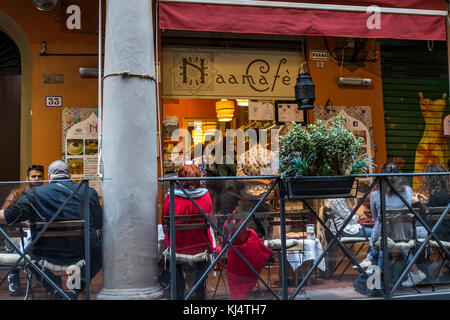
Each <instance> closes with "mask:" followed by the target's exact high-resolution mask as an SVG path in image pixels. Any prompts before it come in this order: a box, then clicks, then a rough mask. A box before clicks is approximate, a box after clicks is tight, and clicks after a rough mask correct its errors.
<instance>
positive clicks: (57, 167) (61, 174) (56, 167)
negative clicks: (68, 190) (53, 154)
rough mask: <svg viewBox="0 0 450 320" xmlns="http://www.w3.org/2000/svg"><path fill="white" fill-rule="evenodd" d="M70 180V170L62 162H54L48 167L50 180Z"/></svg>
mask: <svg viewBox="0 0 450 320" xmlns="http://www.w3.org/2000/svg"><path fill="white" fill-rule="evenodd" d="M69 178H70V168H69V166H68V165H67V163H65V162H64V161H62V160H56V161H53V162H52V163H51V164H50V165H49V166H48V180H55V179H69Z"/></svg>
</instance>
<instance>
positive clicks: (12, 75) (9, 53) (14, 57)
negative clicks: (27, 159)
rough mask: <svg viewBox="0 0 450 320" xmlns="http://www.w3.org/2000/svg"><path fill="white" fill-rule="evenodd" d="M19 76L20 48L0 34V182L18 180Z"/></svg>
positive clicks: (20, 80)
mask: <svg viewBox="0 0 450 320" xmlns="http://www.w3.org/2000/svg"><path fill="white" fill-rule="evenodd" d="M21 73H22V68H21V56H20V51H19V48H18V47H17V45H16V44H15V42H14V41H13V40H12V39H11V38H9V37H8V36H7V35H6V34H5V33H3V32H1V31H0V148H1V150H2V151H1V154H2V156H1V157H0V181H17V180H19V179H20V140H21V139H20V136H21V83H22V79H21V78H22V76H21Z"/></svg>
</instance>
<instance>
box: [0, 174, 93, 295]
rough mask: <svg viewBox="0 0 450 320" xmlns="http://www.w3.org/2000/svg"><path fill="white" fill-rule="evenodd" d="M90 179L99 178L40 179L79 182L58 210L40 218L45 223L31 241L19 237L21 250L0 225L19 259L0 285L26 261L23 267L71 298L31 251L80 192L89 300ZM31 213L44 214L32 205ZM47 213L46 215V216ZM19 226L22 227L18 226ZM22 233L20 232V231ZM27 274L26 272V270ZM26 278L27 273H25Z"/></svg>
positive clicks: (41, 257)
mask: <svg viewBox="0 0 450 320" xmlns="http://www.w3.org/2000/svg"><path fill="white" fill-rule="evenodd" d="M91 180H99V179H70V180H62V179H60V180H54V181H47V180H43V181H40V182H42V183H45V182H56V181H57V182H61V181H78V182H79V184H78V185H77V186H76V188H75V190H73V191H72V190H69V189H68V191H69V192H70V194H69V195H68V196H67V198H65V200H64V202H63V203H62V204H61V206H60V207H59V208H58V210H57V211H56V212H54V213H52V214H51V217H50V219H48V220H47V221H45V219H42V220H43V221H42V222H44V223H45V224H44V226H43V227H42V229H41V230H40V231H39V232H38V233H37V234H35V235H33V234H32V236H31V243H29V244H28V245H26V246H24V244H23V238H22V239H21V241H22V247H23V250H22V249H21V248H19V247H18V245H17V244H16V243H15V242H14V240H13V239H12V238H11V237H10V236H9V235H8V232H7V231H6V230H5V225H0V235H1V236H2V237H3V238H4V239H5V240H6V242H7V243H8V244H9V245H10V246H11V247H12V249H13V250H14V251H15V252H16V253H17V254H18V255H19V259H18V260H17V261H16V262H15V263H13V264H12V265H11V267H10V268H9V269H8V271H7V272H6V274H5V275H4V276H3V277H2V278H1V279H0V285H1V284H2V283H3V282H4V281H5V280H6V279H7V278H8V275H9V274H11V272H13V271H14V270H16V269H17V267H18V266H19V265H20V263H21V262H22V260H25V261H26V266H25V268H27V269H28V270H29V271H31V269H32V270H34V272H35V273H36V274H38V275H40V276H41V277H42V278H43V279H44V281H46V282H47V283H48V284H49V285H50V286H51V287H53V289H54V290H55V291H56V292H57V293H58V294H60V295H61V296H62V297H63V298H64V299H67V300H71V297H69V296H68V295H67V294H66V292H64V290H63V289H62V288H61V287H59V286H58V285H57V284H56V283H55V282H54V281H53V280H52V279H50V277H49V276H48V275H47V274H46V273H45V272H44V271H43V268H41V267H40V266H38V265H37V262H38V261H37V260H34V258H33V256H34V255H33V254H32V253H31V252H32V250H33V248H34V246H35V245H36V243H37V242H38V241H39V240H40V239H41V238H42V237H43V236H44V234H45V232H46V231H47V230H48V228H49V227H50V225H51V224H52V223H53V222H55V220H56V219H57V218H58V217H60V215H61V212H63V210H64V208H65V207H66V206H67V204H68V203H69V201H70V200H71V199H72V198H73V197H74V195H75V194H77V193H79V192H82V196H81V197H82V201H83V204H82V205H81V206H80V211H82V216H83V217H84V230H83V233H84V253H85V256H84V260H85V264H84V274H85V287H84V291H85V299H86V300H89V299H90V288H91V287H90V279H91V270H90V266H91V247H90V222H91V221H90V210H89V200H90V197H89V181H91ZM24 183H27V184H28V183H30V182H29V181H16V182H0V186H5V185H8V184H24ZM33 210H34V212H33V214H36V215H37V216H40V217H43V216H45V215H43V214H42V213H41V212H39V211H38V210H37V209H36V208H35V207H34V206H33ZM48 214H49V213H47V217H48ZM36 221H40V220H39V219H36ZM20 228H22V227H21V226H20ZM21 233H22V232H21ZM39 259H45V253H44V254H43V255H42V256H41V255H40V256H39ZM27 274H28V272H27ZM27 278H28V275H27ZM27 280H28V281H31V278H28V279H27ZM27 285H28V286H30V283H28V284H27ZM27 296H28V290H27V295H26V296H25V299H26V298H27Z"/></svg>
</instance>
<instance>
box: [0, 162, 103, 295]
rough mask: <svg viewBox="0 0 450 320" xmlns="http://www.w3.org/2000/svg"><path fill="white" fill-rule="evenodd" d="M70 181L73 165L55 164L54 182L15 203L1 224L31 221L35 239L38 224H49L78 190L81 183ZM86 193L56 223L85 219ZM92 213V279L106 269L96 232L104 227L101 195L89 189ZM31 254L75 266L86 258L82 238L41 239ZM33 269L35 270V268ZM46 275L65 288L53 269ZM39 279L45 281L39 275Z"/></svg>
mask: <svg viewBox="0 0 450 320" xmlns="http://www.w3.org/2000/svg"><path fill="white" fill-rule="evenodd" d="M69 178H70V169H69V166H68V165H67V164H66V163H65V162H64V161H61V160H57V161H54V162H53V163H51V164H50V166H49V167H48V180H50V183H49V184H47V185H43V186H39V187H35V188H31V189H30V190H28V191H26V192H25V193H24V194H23V195H22V197H21V198H20V199H19V200H18V201H17V202H16V203H15V204H13V205H11V206H9V207H8V208H6V209H4V210H0V223H1V224H8V225H10V224H14V223H17V222H20V221H25V220H29V221H30V226H31V237H32V238H34V237H35V236H36V235H37V232H36V230H35V227H34V225H35V223H36V222H42V221H44V222H47V221H49V220H50V219H51V218H52V216H53V215H54V214H55V213H56V212H57V211H58V209H59V208H60V207H61V205H62V204H63V203H64V202H65V201H66V199H67V198H68V197H69V196H70V194H71V193H72V192H73V191H75V189H76V188H77V186H78V184H76V183H74V182H72V181H70V180H68V179H69ZM83 193H84V191H83V187H81V189H79V190H78V192H77V193H75V194H74V195H73V197H72V198H71V199H70V200H69V201H68V202H67V204H66V206H65V207H64V209H63V210H62V211H61V212H60V214H59V215H58V217H57V218H56V220H55V221H64V220H83V219H84V216H83V212H84V210H83V203H84V199H83ZM89 213H90V226H89V233H90V244H91V245H90V250H91V257H90V258H91V264H90V273H91V279H92V278H93V277H94V276H95V275H96V274H97V273H98V271H100V269H101V267H102V260H101V259H102V256H101V236H99V235H97V232H96V230H101V227H102V207H101V206H100V202H99V198H98V195H97V192H96V191H95V190H94V189H92V188H89ZM30 255H31V256H32V257H33V258H35V259H38V260H39V259H45V260H47V261H48V262H50V263H53V264H59V265H71V264H75V263H77V262H78V261H79V260H81V259H84V242H82V241H80V238H79V237H58V238H51V237H50V238H40V239H39V240H38V241H37V242H36V244H35V245H34V246H33V248H32V250H31V253H30ZM32 270H33V271H35V270H34V269H32ZM44 272H45V273H46V274H47V275H48V277H49V278H50V279H51V280H52V281H54V282H55V283H56V284H57V285H58V286H60V287H61V277H59V276H55V275H54V274H53V273H51V272H50V270H47V269H45V268H44ZM35 273H36V272H35ZM38 279H41V277H40V276H39V275H38ZM41 281H42V279H41ZM83 283H84V267H83V268H81V284H82V287H83ZM43 285H44V287H45V288H46V289H47V291H48V292H53V293H55V292H54V288H53V287H52V286H51V285H50V284H49V283H47V281H45V280H44V281H43ZM81 289H82V288H80V289H78V291H75V292H70V295H71V296H72V297H73V298H76V297H77V295H78V292H79V291H81ZM54 297H55V298H56V297H57V295H56V296H54Z"/></svg>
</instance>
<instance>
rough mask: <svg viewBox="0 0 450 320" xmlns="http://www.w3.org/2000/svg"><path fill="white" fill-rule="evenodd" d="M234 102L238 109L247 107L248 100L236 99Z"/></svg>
mask: <svg viewBox="0 0 450 320" xmlns="http://www.w3.org/2000/svg"><path fill="white" fill-rule="evenodd" d="M236 102H237V105H238V106H240V107H248V99H236Z"/></svg>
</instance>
